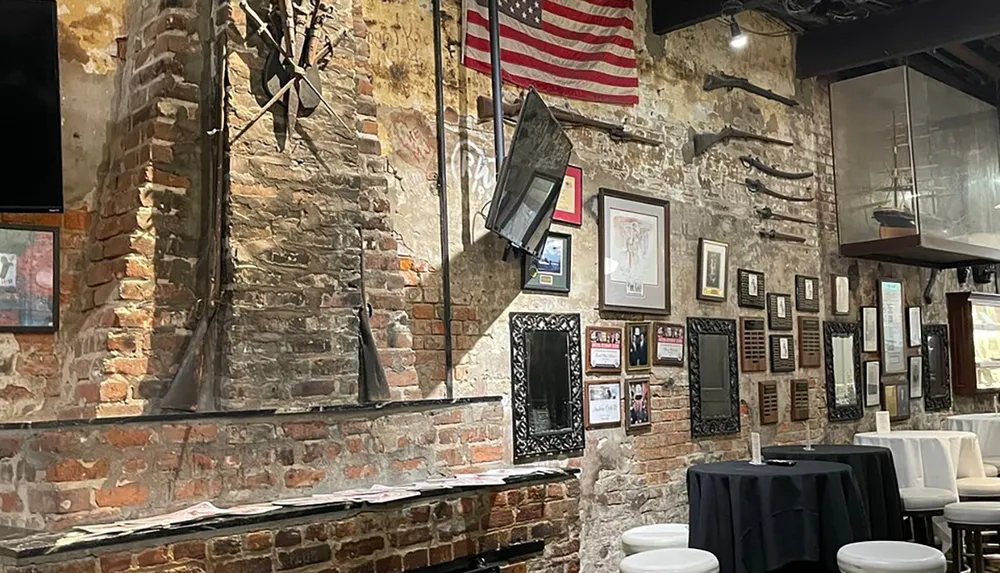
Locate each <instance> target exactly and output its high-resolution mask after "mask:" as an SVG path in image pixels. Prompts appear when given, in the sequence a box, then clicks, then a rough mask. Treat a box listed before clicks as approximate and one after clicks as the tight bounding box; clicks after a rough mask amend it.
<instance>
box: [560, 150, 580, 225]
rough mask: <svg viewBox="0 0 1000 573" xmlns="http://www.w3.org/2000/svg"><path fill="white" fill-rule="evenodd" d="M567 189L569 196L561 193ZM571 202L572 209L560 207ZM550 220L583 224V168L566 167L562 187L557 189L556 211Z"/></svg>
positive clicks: (568, 223) (569, 223)
mask: <svg viewBox="0 0 1000 573" xmlns="http://www.w3.org/2000/svg"><path fill="white" fill-rule="evenodd" d="M567 191H569V192H570V193H571V195H570V196H569V197H563V194H564V193H566V192H567ZM570 202H571V204H572V207H571V208H572V210H571V211H566V210H563V209H560V208H559V207H560V206H566V205H567V204H569V203H570ZM552 220H553V221H555V222H557V223H565V224H567V225H574V226H576V227H579V226H581V225H583V169H581V168H580V167H576V166H574V165H570V166H568V167H566V177H565V178H564V179H563V186H562V189H561V190H560V191H559V199H558V201H557V202H556V211H555V213H554V214H553V215H552Z"/></svg>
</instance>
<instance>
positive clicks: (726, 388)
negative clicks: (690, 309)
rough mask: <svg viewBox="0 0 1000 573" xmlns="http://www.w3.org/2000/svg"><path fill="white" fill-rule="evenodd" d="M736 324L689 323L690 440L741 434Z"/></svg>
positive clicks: (722, 321)
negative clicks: (692, 438) (691, 438)
mask: <svg viewBox="0 0 1000 573" xmlns="http://www.w3.org/2000/svg"><path fill="white" fill-rule="evenodd" d="M736 354H737V351H736V321H735V320H725V319H716V318H689V319H688V382H689V388H690V393H691V436H692V437H695V438H700V437H705V436H715V435H719V434H735V433H738V432H739V431H740V379H739V370H738V369H737V356H736Z"/></svg>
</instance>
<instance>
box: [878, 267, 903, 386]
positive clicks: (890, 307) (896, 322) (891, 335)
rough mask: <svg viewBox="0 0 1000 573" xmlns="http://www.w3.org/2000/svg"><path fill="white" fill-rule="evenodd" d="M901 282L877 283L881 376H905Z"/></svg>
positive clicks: (883, 281) (885, 281)
mask: <svg viewBox="0 0 1000 573" xmlns="http://www.w3.org/2000/svg"><path fill="white" fill-rule="evenodd" d="M903 309H904V305H903V282H902V281H897V280H880V281H878V318H879V325H878V333H879V353H880V354H881V358H882V374H906V366H907V365H906V333H905V327H904V326H903Z"/></svg>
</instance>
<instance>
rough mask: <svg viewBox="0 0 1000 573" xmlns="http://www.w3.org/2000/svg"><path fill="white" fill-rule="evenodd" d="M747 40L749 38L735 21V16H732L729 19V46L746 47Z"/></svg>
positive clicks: (738, 48)
mask: <svg viewBox="0 0 1000 573" xmlns="http://www.w3.org/2000/svg"><path fill="white" fill-rule="evenodd" d="M749 41H750V39H749V38H748V37H747V35H746V33H744V32H743V30H742V29H741V28H740V25H739V24H738V23H737V22H736V18H735V17H733V18H732V19H731V20H729V47H730V48H732V49H734V50H742V49H743V48H745V47H747V43H748V42H749Z"/></svg>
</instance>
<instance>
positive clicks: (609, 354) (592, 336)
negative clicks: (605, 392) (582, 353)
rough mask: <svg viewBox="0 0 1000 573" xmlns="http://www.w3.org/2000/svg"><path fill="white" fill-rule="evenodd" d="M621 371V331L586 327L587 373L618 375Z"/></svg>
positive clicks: (612, 328)
mask: <svg viewBox="0 0 1000 573" xmlns="http://www.w3.org/2000/svg"><path fill="white" fill-rule="evenodd" d="M621 371H622V329H620V328H617V327H604V326H588V327H587V372H590V373H594V374H618V373H619V372H621Z"/></svg>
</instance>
